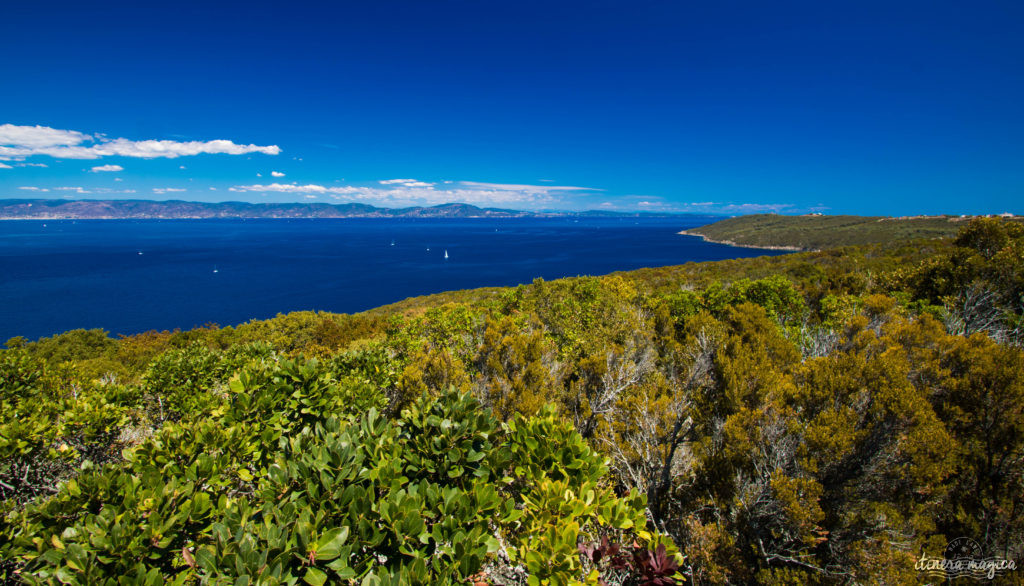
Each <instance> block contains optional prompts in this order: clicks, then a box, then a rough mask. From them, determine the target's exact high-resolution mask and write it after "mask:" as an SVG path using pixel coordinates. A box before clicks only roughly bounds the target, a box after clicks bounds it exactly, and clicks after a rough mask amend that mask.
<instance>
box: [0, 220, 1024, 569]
mask: <svg viewBox="0 0 1024 586" xmlns="http://www.w3.org/2000/svg"><path fill="white" fill-rule="evenodd" d="M796 220H797V223H801V222H818V221H819V220H816V219H812V218H799V219H796ZM830 221H831V220H830ZM939 221H940V220H934V219H933V220H927V221H925V222H918V223H914V222H911V221H908V222H909V223H908V222H893V221H891V220H886V221H882V222H877V221H874V220H872V223H871V224H865V223H863V222H861V223H853V224H850V227H849V229H843V230H838V228H840V227H836V226H832V227H833V228H836V229H837V230H838V231H837V235H836V238H839V239H841V238H844V237H845V236H843V233H850V230H853V229H854V228H856V229H857V230H867V232H866V235H864V236H863V237H864V238H869V239H873V238H874V237H875V236H877V235H878V234H881V233H883V232H884V233H887V234H892V233H893V231H894V230H895V233H897V234H899V235H901V236H900V237H901V238H902V237H903V236H907V235H923V234H921V233H919V232H918V229H919V228H920V229H928V230H930V229H931V228H928V227H927V226H926V224H928V223H929V222H931V223H934V222H939ZM941 222H943V223H944V224H943V225H942V226H940V228H942V229H943V230H945V229H947V228H948V227H949V226H956V227H961V226H964V227H965V228H964V230H963V231H962V232H961V234H960V236H959V237H957V239H956V240H955V241H953V242H947V241H929V242H924V241H916V242H915V243H913V244H907V243H906V242H905V241H904V242H900V241H895V242H890V243H885V244H874V245H866V246H861V247H859V248H847V249H842V250H828V251H825V252H820V253H802V254H794V255H787V256H779V257H772V258H760V259H746V260H735V261H721V262H715V263H702V264H693V263H691V264H688V265H683V266H680V267H663V268H657V269H644V270H640V271H634V272H631V273H624V274H617V275H611V276H607V277H580V278H575V279H562V280H558V281H551V282H546V281H542V280H539V279H538V280H537V281H535V282H534V283H531V284H526V285H521V286H519V287H516V288H511V289H494V288H488V289H479V290H475V291H467V292H450V293H445V294H440V295H437V296H432V297H429V298H419V299H411V300H406V301H404V302H401V303H399V304H396V305H393V306H390V307H385V308H379V309H377V310H374V311H372V312H367V313H365V314H359V315H355V316H345V315H332V314H326V313H314V312H297V313H294V314H288V315H281V316H278V317H275V318H273V319H271V320H264V321H254V322H250V323H248V324H243V325H241V326H238V327H235V328H231V327H229V328H218V327H215V326H208V327H205V328H200V329H195V330H191V331H187V332H148V333H146V334H140V335H137V336H128V337H122V338H121V339H118V340H112V339H110V338H109V337H107V335H106V333H105V332H102V331H99V330H89V331H86V330H77V331H75V332H68V333H66V334H61V335H58V336H53V337H51V338H44V339H42V340H39V341H37V342H30V341H27V340H24V339H17V338H15V339H12V340H10V341H9V342H8V348H9V349H7V350H0V416H2V417H0V496H2V500H0V515H2V516H0V581H4V580H6V581H14V580H17V581H22V582H28V583H46V584H52V583H72V584H73V583H79V584H120V583H139V584H162V583H182V584H184V583H190V584H191V583H232V584H234V583H264V584H278V583H281V584H297V583H306V584H326V583H346V582H351V583H363V584H384V583H388V584H407V583H415V584H434V583H465V582H468V581H489V582H491V583H524V582H525V583H529V584H573V583H581V582H582V583H599V581H600V580H604V581H605V582H606V583H630V584H633V583H636V584H648V585H653V584H659V585H661V584H669V583H675V582H677V581H679V580H682V579H684V578H685V579H686V580H688V581H692V582H694V583H699V584H712V583H751V584H756V583H761V584H777V583H787V584H803V583H876V582H877V583H906V582H912V581H915V580H917V579H918V578H919V577H920V576H918V575H917V574H916V572H915V571H914V569H913V568H914V561H915V558H917V557H919V556H920V554H921V552H922V551H923V552H928V553H929V554H933V553H934V554H938V553H939V552H940V551H941V550H942V548H943V547H944V546H945V543H947V542H948V541H949V539H950V538H952V537H958V536H969V537H971V538H972V539H975V540H976V541H978V542H979V543H981V544H982V546H983V549H984V550H985V552H986V555H992V556H1002V557H1006V558H1009V559H1018V560H1019V559H1022V558H1024V540H1022V538H1021V536H1022V535H1024V500H1022V495H1024V475H1022V474H1021V470H1024V411H1022V405H1024V352H1022V350H1021V347H1020V345H1021V343H1022V340H1024V336H1022V335H1021V332H1022V331H1024V328H1022V325H1024V317H1022V316H1024V299H1022V297H1021V296H1022V294H1024V273H1022V271H1021V268H1020V267H1022V266H1024V229H1022V228H1021V227H1020V225H1019V224H1017V223H1007V222H1001V221H997V220H983V221H973V222H971V223H969V224H964V223H961V222H951V221H947V220H946V219H942V220H941ZM946 224H948V225H949V226H946ZM875 225H878V226H877V229H878V230H881V231H882V232H877V231H876V230H875V229H873V228H875V227H876V226H875ZM857 226H859V227H857ZM866 226H870V227H871V228H866ZM933 227H934V226H933ZM783 228H786V226H781V225H780V227H779V229H780V230H781V229H783ZM780 233H781V232H780ZM819 235H820V234H819ZM677 572H678V573H677Z"/></svg>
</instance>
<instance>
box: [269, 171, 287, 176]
mask: <svg viewBox="0 0 1024 586" xmlns="http://www.w3.org/2000/svg"><path fill="white" fill-rule="evenodd" d="M270 176H271V177H284V173H281V172H280V171H271V172H270Z"/></svg>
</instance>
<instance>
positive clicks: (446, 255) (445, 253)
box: [444, 248, 448, 259]
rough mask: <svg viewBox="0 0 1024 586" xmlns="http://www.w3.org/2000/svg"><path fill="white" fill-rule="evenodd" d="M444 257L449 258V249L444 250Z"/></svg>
mask: <svg viewBox="0 0 1024 586" xmlns="http://www.w3.org/2000/svg"><path fill="white" fill-rule="evenodd" d="M444 257H445V258H446V259H447V258H448V249H447V248H445V249H444Z"/></svg>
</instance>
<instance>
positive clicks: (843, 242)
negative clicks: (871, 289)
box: [687, 214, 960, 250]
mask: <svg viewBox="0 0 1024 586" xmlns="http://www.w3.org/2000/svg"><path fill="white" fill-rule="evenodd" d="M959 220H960V218H957V217H950V216H933V217H919V218H888V217H863V216H816V215H806V216H782V215H778V214H758V215H749V216H738V217H735V218H729V219H726V220H722V221H719V222H715V223H714V224H710V225H708V226H701V227H700V228H693V229H690V230H687V233H688V234H696V235H700V236H706V237H708V238H709V239H711V240H714V241H717V242H731V243H736V244H740V245H743V246H764V247H791V248H795V249H798V250H820V249H825V248H835V247H838V246H850V245H860V244H870V243H875V242H892V241H897V240H908V239H915V238H943V237H951V236H953V235H955V234H956V233H957V230H958V228H959V227H960V224H959V223H958V222H959Z"/></svg>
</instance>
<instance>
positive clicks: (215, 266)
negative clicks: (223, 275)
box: [213, 265, 220, 273]
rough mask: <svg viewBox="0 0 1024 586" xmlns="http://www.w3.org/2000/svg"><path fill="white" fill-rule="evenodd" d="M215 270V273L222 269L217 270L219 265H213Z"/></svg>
mask: <svg viewBox="0 0 1024 586" xmlns="http://www.w3.org/2000/svg"><path fill="white" fill-rule="evenodd" d="M213 272H215V273H217V272H220V271H218V270H217V265H213Z"/></svg>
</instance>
